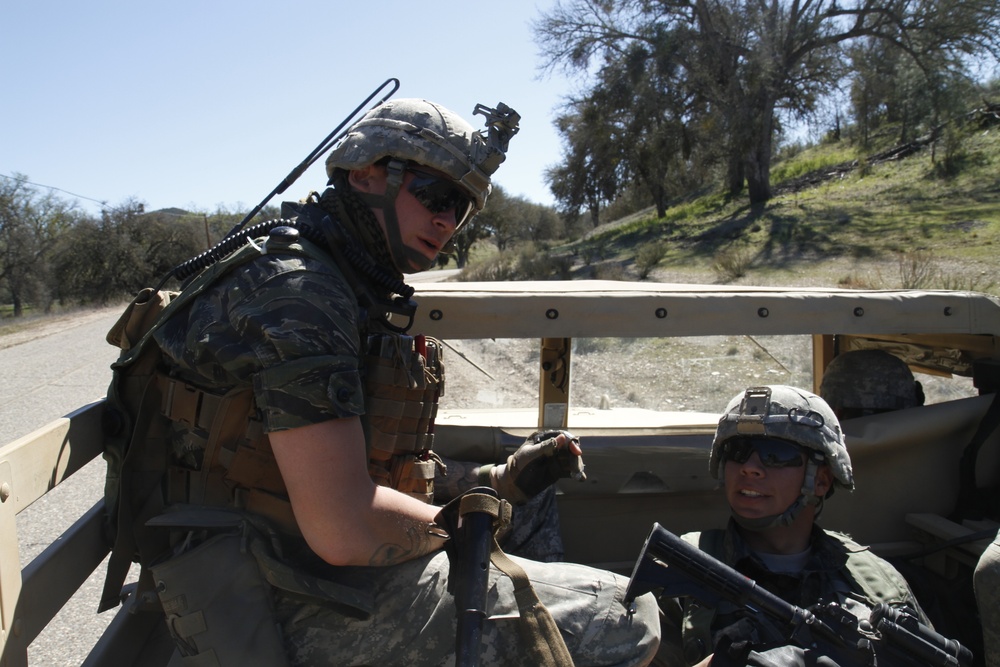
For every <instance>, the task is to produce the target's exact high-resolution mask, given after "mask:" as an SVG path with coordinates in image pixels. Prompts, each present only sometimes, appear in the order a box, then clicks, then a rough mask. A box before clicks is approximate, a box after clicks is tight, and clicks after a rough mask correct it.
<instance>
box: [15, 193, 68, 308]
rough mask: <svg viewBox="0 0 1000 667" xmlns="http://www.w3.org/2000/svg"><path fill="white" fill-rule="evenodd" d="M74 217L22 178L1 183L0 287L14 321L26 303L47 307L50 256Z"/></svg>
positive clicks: (55, 198) (64, 206)
mask: <svg viewBox="0 0 1000 667" xmlns="http://www.w3.org/2000/svg"><path fill="white" fill-rule="evenodd" d="M75 216H77V213H76V211H75V210H74V209H73V207H72V206H71V205H69V204H67V203H66V202H64V201H62V200H60V199H58V198H57V197H56V196H55V195H53V194H52V193H51V192H50V193H49V194H46V195H41V194H39V193H38V191H37V190H35V189H34V188H33V187H31V185H29V184H28V181H27V178H26V177H25V176H23V175H20V174H14V176H13V177H12V178H7V177H5V178H3V179H0V284H2V285H4V286H5V287H6V288H7V292H8V293H9V295H10V299H11V302H12V304H13V310H14V317H20V316H22V315H23V314H24V308H25V306H26V305H27V304H29V303H37V304H40V305H44V306H46V307H47V306H48V300H49V289H48V287H49V286H48V280H47V278H48V275H49V270H50V262H49V256H50V254H51V251H52V248H53V245H54V242H55V240H56V239H57V238H58V237H59V235H60V234H61V233H62V232H63V230H65V229H66V228H67V227H68V226H69V225H70V224H71V223H72V221H73V219H74V218H75Z"/></svg>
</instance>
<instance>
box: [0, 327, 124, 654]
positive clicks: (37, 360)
mask: <svg viewBox="0 0 1000 667" xmlns="http://www.w3.org/2000/svg"><path fill="white" fill-rule="evenodd" d="M120 312H121V307H114V308H107V309H102V310H96V311H89V312H84V313H81V314H79V315H77V316H74V317H71V318H59V319H58V320H55V321H53V322H48V323H46V324H44V325H41V326H37V327H32V328H31V329H30V330H28V331H25V332H23V333H18V334H13V335H8V336H3V337H0V369H2V370H0V378H2V381H0V443H4V444H5V443H7V442H10V441H11V440H14V439H15V438H18V437H20V436H22V435H25V434H27V433H30V432H31V431H33V430H35V429H36V428H39V427H41V426H44V425H45V424H47V423H49V422H50V421H52V420H53V419H57V418H59V417H61V416H63V415H65V414H67V413H69V412H72V411H73V410H75V409H76V408H78V407H80V406H82V405H85V404H87V403H90V402H92V401H95V400H97V399H100V398H102V397H103V396H104V393H105V390H106V389H107V386H108V382H109V381H110V380H111V370H110V368H109V366H110V364H111V362H112V361H114V360H115V358H116V357H117V355H116V353H115V348H113V347H112V346H110V345H108V344H107V343H106V342H105V341H104V335H105V334H106V333H107V331H108V329H109V328H110V327H111V325H112V324H113V323H114V321H115V320H116V319H117V317H118V314H119V313H120ZM103 488H104V462H103V461H101V460H100V459H98V460H97V461H93V462H91V463H90V464H89V465H88V466H87V467H85V468H83V469H82V470H80V471H79V472H78V473H77V474H75V475H73V477H71V478H69V479H68V480H66V481H65V482H64V483H63V484H60V485H59V486H58V487H56V488H55V489H54V490H53V491H51V492H50V493H48V494H46V495H45V497H44V498H42V499H40V500H39V501H38V502H36V503H35V504H33V505H32V506H30V507H28V508H27V509H26V510H24V511H23V512H21V514H19V515H18V517H17V533H18V543H19V547H20V549H19V551H20V557H21V567H24V566H25V565H26V564H27V563H28V562H30V561H31V559H33V558H34V557H35V556H37V555H38V554H39V553H41V551H42V549H44V548H45V547H46V546H47V545H48V544H50V543H51V542H52V541H53V540H54V539H55V538H56V537H58V536H59V535H60V534H61V533H62V532H63V531H64V530H65V529H66V528H68V527H69V526H70V525H72V522H73V521H74V520H75V519H76V518H77V517H79V516H80V515H81V514H83V512H85V511H86V510H87V509H89V508H90V507H91V506H92V505H93V504H94V503H95V502H97V500H98V499H99V498H100V497H101V494H102V493H103ZM103 571H104V567H103V566H102V567H100V568H98V569H97V571H96V572H95V574H94V575H92V576H91V578H90V580H88V582H87V584H86V585H85V586H84V587H83V588H82V589H81V590H80V591H79V592H78V593H77V595H76V596H75V597H74V598H73V599H72V600H70V601H69V603H67V605H66V606H65V607H64V608H63V609H62V611H60V612H59V614H58V615H57V616H56V618H55V619H54V620H53V622H52V623H51V624H50V625H49V626H48V627H47V628H46V629H45V631H43V632H42V634H41V635H39V637H38V638H37V639H36V640H35V642H34V643H33V644H32V645H31V647H29V650H28V659H29V661H30V664H31V665H33V666H34V665H38V666H44V667H62V666H64V665H65V666H67V667H69V666H77V665H79V664H80V663H81V662H82V661H83V658H84V657H86V655H87V652H88V650H89V648H90V647H91V646H93V644H94V642H96V641H97V638H98V637H99V636H100V634H101V632H103V631H104V628H105V627H107V624H108V623H109V622H110V621H111V618H112V616H113V614H112V613H110V612H109V613H105V614H101V615H98V614H97V602H98V600H99V598H100V586H101V584H102V583H103Z"/></svg>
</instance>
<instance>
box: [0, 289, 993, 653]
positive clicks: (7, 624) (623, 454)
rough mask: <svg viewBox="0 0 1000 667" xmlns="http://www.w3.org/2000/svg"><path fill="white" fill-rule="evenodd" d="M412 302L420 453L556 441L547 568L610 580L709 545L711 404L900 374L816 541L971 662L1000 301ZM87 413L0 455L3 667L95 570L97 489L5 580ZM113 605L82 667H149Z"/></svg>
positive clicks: (902, 295)
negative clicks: (436, 377)
mask: <svg viewBox="0 0 1000 667" xmlns="http://www.w3.org/2000/svg"><path fill="white" fill-rule="evenodd" d="M416 287H417V293H416V295H415V299H416V300H417V302H418V303H419V309H418V312H417V316H416V319H415V321H414V324H413V328H412V330H411V331H412V332H417V333H424V334H427V335H429V336H434V337H436V338H438V339H440V340H442V341H443V343H444V345H445V349H446V351H445V361H446V364H447V371H446V375H447V378H448V381H447V383H446V388H445V394H444V395H443V396H442V399H441V405H440V410H439V415H438V419H437V423H436V430H435V449H436V450H437V451H439V452H440V453H441V454H442V455H444V456H447V457H451V458H455V459H462V460H474V461H480V462H490V461H501V460H503V459H505V458H506V456H507V455H508V454H509V453H510V452H512V451H514V450H515V449H516V448H517V446H518V445H519V444H520V443H521V442H523V440H524V438H525V436H527V435H529V434H530V433H532V432H533V431H535V430H537V429H540V428H544V429H551V428H563V429H568V430H570V431H572V432H573V433H574V434H575V435H577V436H579V437H580V438H581V441H582V445H583V449H584V461H585V464H586V479H585V480H579V481H577V480H564V481H562V482H561V483H560V484H559V487H558V493H559V495H558V504H559V513H560V519H561V524H562V530H563V536H564V540H565V546H566V558H567V559H568V560H571V561H577V562H582V563H587V564H592V565H596V566H598V567H604V568H609V569H612V570H615V571H618V572H621V573H623V574H626V575H627V574H628V573H629V572H630V571H631V569H632V566H633V564H634V563H635V560H636V557H637V554H638V553H639V551H640V548H641V547H642V544H643V540H644V537H645V536H646V534H647V533H648V532H649V530H650V527H651V526H652V525H653V524H654V522H655V523H659V524H661V525H662V526H664V527H666V528H667V529H668V530H670V531H672V532H674V533H677V534H680V533H683V532H686V531H689V530H702V529H706V528H711V527H720V526H723V525H725V522H726V520H727V515H728V514H727V512H728V511H727V508H726V505H725V502H724V497H723V495H722V493H721V491H720V487H719V483H718V481H717V480H715V479H712V477H711V476H710V474H709V467H708V459H709V450H710V444H711V439H712V435H713V432H714V429H715V426H716V423H717V421H718V419H719V416H720V413H721V412H722V410H723V408H724V406H725V404H726V403H727V402H728V400H729V399H730V398H732V397H733V396H735V395H736V394H738V393H740V392H742V391H743V390H744V389H746V388H747V387H751V386H756V385H763V384H789V385H794V386H799V387H803V388H806V389H810V390H812V391H816V392H818V388H819V384H820V381H821V378H822V375H823V372H824V369H825V368H826V367H827V365H828V364H829V363H830V361H831V360H832V359H833V358H834V357H835V356H837V355H838V354H841V353H843V352H846V351H849V350H854V349H865V348H880V349H884V350H887V351H889V352H891V353H892V354H894V355H896V356H898V357H899V358H901V359H903V360H904V361H906V363H907V364H908V365H909V366H910V368H911V369H912V370H913V371H914V372H915V374H916V376H917V378H918V379H919V380H921V382H922V383H923V384H924V389H925V393H926V395H927V397H928V398H927V402H926V404H925V405H923V406H921V407H916V408H911V409H907V410H902V411H897V412H893V413H887V414H880V415H873V416H868V417H863V418H858V419H852V420H847V421H845V422H844V423H843V429H844V431H845V433H846V435H847V445H848V449H849V451H850V454H851V458H852V460H853V463H854V470H855V475H856V484H857V489H856V491H854V492H853V493H844V492H838V493H837V494H836V495H835V496H834V497H833V498H832V499H831V500H830V501H829V502H828V503H826V508H825V510H824V512H823V515H822V517H821V519H820V523H821V524H822V525H823V526H824V527H825V528H829V529H834V530H839V531H843V532H846V533H849V534H850V535H851V536H852V537H854V539H856V540H857V541H859V542H861V543H863V544H866V545H869V546H870V547H871V549H872V550H873V551H875V552H876V553H878V554H880V555H882V556H884V557H887V558H889V559H891V560H892V561H893V562H894V563H896V564H897V565H898V566H899V567H900V569H901V571H903V572H904V574H905V575H906V576H907V577H908V578H909V579H910V581H911V584H912V585H913V586H914V588H915V590H916V592H917V595H918V597H920V600H921V603H922V604H923V605H924V606H925V608H926V609H927V610H928V612H929V614H930V615H931V617H932V621H934V622H935V623H936V627H937V629H938V630H939V631H940V632H942V633H943V634H945V635H947V636H951V637H954V638H957V639H960V640H961V641H962V642H963V643H965V644H966V645H967V646H969V647H970V648H973V651H974V653H977V654H978V653H981V650H980V649H981V645H980V644H979V642H980V637H979V635H980V631H979V627H978V625H977V623H978V621H977V618H978V617H977V614H976V610H975V601H974V598H973V597H972V591H971V572H972V570H973V568H974V567H975V564H976V562H977V559H978V557H979V555H980V554H981V552H982V550H983V549H984V548H985V546H986V545H987V544H989V542H990V541H991V538H992V535H993V534H994V533H995V532H996V530H997V528H998V527H1000V524H998V523H997V522H998V515H997V514H996V510H995V507H996V506H997V505H996V502H995V499H996V494H995V493H994V491H993V490H994V489H996V488H998V484H1000V433H998V432H997V429H993V428H990V425H991V424H993V423H996V416H997V412H998V410H1000V400H998V398H997V397H998V396H1000V393H998V392H997V387H998V385H1000V338H998V336H1000V299H997V298H996V297H993V296H990V295H986V294H982V293H976V292H963V291H927V290H849V289H831V288H793V287H732V286H718V285H687V284H662V283H647V282H637V283H632V282H615V281H573V282H559V281H553V282H502V283H426V284H425V283H421V284H418V285H416ZM102 409H103V404H102V402H101V401H98V402H96V403H94V404H91V405H88V406H85V407H83V408H81V409H80V410H78V411H76V412H74V413H72V414H70V415H68V416H66V417H65V418H63V419H60V420H57V421H56V422H53V423H52V424H50V425H48V426H47V427H45V428H42V429H39V430H38V431H36V432H34V433H32V434H29V435H27V436H25V437H23V438H20V439H18V440H16V441H14V442H12V443H10V444H7V445H6V446H4V447H2V448H0V622H2V626H0V630H2V633H0V646H2V658H0V667H20V666H22V665H26V664H27V647H28V646H29V644H30V643H31V642H32V640H33V639H34V638H35V637H36V636H37V635H38V634H39V632H40V631H41V630H42V628H43V627H44V626H45V625H46V624H47V623H48V622H49V621H50V620H51V619H52V618H53V616H54V615H55V613H56V612H57V611H58V610H59V608H60V607H61V606H62V605H63V604H64V603H65V601H66V600H68V599H69V598H70V596H72V594H73V592H74V591H75V589H76V588H77V587H79V586H80V584H81V583H82V582H83V581H85V580H86V578H87V577H88V576H89V575H90V573H91V572H92V571H93V570H94V569H95V568H96V567H97V566H98V565H99V564H100V563H101V561H102V559H103V558H104V557H105V555H106V554H107V552H108V545H107V544H106V543H105V541H104V539H103V538H102V533H101V530H100V523H101V515H102V512H103V500H101V499H100V496H101V490H100V489H95V491H94V495H95V501H96V503H95V505H94V506H93V508H92V509H90V510H89V511H88V512H86V513H85V514H84V515H83V516H81V517H80V518H79V520H78V521H77V522H76V523H75V524H74V525H73V526H72V527H71V528H70V529H69V530H68V531H67V532H66V533H65V534H63V535H62V536H61V537H60V538H59V539H58V540H56V541H55V542H53V544H52V545H51V546H50V547H49V548H48V549H47V550H46V551H45V552H44V553H42V554H41V555H40V556H38V557H37V558H36V559H35V560H34V561H33V562H31V563H30V564H29V565H28V566H26V567H25V568H24V569H23V570H19V569H18V567H17V566H16V564H17V563H18V558H17V554H18V550H17V534H16V527H15V521H14V517H15V515H16V514H17V513H18V512H20V511H21V510H22V509H24V508H25V507H27V506H28V505H29V504H31V503H32V502H34V501H35V500H36V499H38V498H39V497H41V496H42V495H43V494H45V493H46V492H47V491H49V490H50V489H52V488H53V487H55V486H56V485H57V484H59V483H60V482H61V481H63V480H64V479H66V478H67V477H68V476H70V475H72V474H73V473H74V472H75V471H76V470H78V469H80V468H81V467H82V466H83V465H84V464H86V463H87V462H88V461H90V460H92V459H93V458H94V457H96V456H99V455H100V452H101V431H100V424H101V413H102ZM990 501H992V502H990ZM130 592H131V591H130V590H129V589H126V590H125V591H123V601H124V602H123V606H122V608H121V609H120V610H119V611H118V612H117V615H116V617H115V618H114V620H113V621H112V622H111V624H110V625H109V627H108V630H107V631H106V632H105V634H104V635H103V636H102V638H101V639H100V640H99V641H98V642H97V643H96V645H95V646H94V647H93V649H92V650H91V652H90V655H89V657H88V658H87V660H86V661H85V663H84V664H85V665H95V666H96V665H108V666H111V665H114V667H121V666H125V665H144V666H155V665H165V664H167V663H168V661H169V659H170V655H171V653H172V647H171V645H170V643H169V639H168V638H167V637H166V635H165V632H164V628H163V623H162V619H161V618H159V617H156V615H154V614H151V613H148V612H145V613H135V612H134V609H135V606H134V604H133V603H134V599H133V597H131V596H130ZM107 613H113V612H107ZM977 660H978V661H981V660H982V658H981V656H978V657H977Z"/></svg>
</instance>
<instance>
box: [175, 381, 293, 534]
mask: <svg viewBox="0 0 1000 667" xmlns="http://www.w3.org/2000/svg"><path fill="white" fill-rule="evenodd" d="M158 382H159V383H160V385H161V387H162V395H163V403H162V406H161V412H162V414H163V415H164V416H165V417H167V418H168V419H170V420H171V422H173V423H174V424H175V428H177V429H181V430H183V431H184V435H185V437H184V440H185V443H186V444H188V445H192V444H200V445H201V447H196V449H201V450H202V451H203V452H204V454H203V457H202V461H201V465H200V467H199V468H197V469H192V468H188V467H185V466H181V465H177V464H171V465H169V466H168V469H167V478H168V485H167V502H168V503H182V504H191V505H211V506H214V507H234V508H237V509H241V510H247V511H249V512H253V513H255V514H259V515H261V516H264V517H266V518H268V519H270V520H271V521H273V522H274V524H275V526H276V527H277V528H278V529H280V530H281V531H283V532H285V533H287V534H290V535H298V534H299V529H298V526H297V525H296V523H295V518H294V516H293V515H292V507H291V504H290V503H289V501H288V493H287V491H286V489H285V483H284V480H283V479H282V478H281V474H280V472H279V471H278V465H277V462H276V461H275V459H274V453H273V452H272V451H271V444H270V441H269V439H268V438H267V436H266V435H265V433H264V430H263V426H262V424H261V422H260V419H259V418H258V417H257V411H256V406H255V405H254V401H253V391H252V390H251V389H249V388H245V389H238V390H233V391H231V392H229V393H227V394H225V395H223V396H219V395H216V394H211V393H209V392H206V391H203V390H201V389H198V388H196V387H193V386H191V385H188V384H185V383H183V382H181V381H179V380H175V379H172V378H168V377H166V376H163V375H161V376H159V377H158Z"/></svg>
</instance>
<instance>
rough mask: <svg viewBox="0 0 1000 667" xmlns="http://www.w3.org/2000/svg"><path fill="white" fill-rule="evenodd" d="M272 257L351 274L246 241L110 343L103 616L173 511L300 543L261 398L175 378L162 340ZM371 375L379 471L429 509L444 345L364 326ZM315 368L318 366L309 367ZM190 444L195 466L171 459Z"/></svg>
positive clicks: (127, 319)
mask: <svg viewBox="0 0 1000 667" xmlns="http://www.w3.org/2000/svg"><path fill="white" fill-rule="evenodd" d="M265 253H279V254H280V253H284V254H292V255H298V256H304V257H309V258H312V259H314V260H318V261H321V262H323V263H324V264H325V265H326V266H327V267H328V268H330V269H331V270H333V271H336V272H337V273H342V269H341V267H339V266H338V264H337V263H336V261H335V260H334V259H333V258H332V257H331V256H330V254H328V253H326V252H325V251H323V250H322V249H320V248H319V247H318V246H315V245H314V244H312V243H310V242H309V241H306V240H305V239H301V240H297V241H295V242H292V243H278V242H276V240H275V239H274V238H272V239H270V240H269V241H268V242H267V243H262V242H261V243H248V244H246V245H244V246H243V247H242V248H240V249H239V250H237V251H236V252H234V253H232V254H230V255H229V256H227V257H226V258H225V259H223V260H221V261H219V262H217V263H216V264H214V265H212V266H211V267H209V268H208V269H206V270H205V271H203V272H202V273H201V274H199V275H198V276H197V277H196V278H195V279H194V280H193V281H192V282H191V283H190V284H189V285H187V286H186V287H185V289H184V290H183V291H182V292H180V293H179V294H178V293H173V292H162V291H161V292H156V291H154V290H151V289H147V290H144V291H143V292H142V293H141V294H140V295H139V296H138V297H137V298H136V300H135V301H134V302H133V303H132V304H130V306H129V307H128V309H126V311H125V313H123V315H122V317H121V318H120V319H119V321H118V323H116V324H115V326H114V327H113V328H112V330H111V332H109V334H108V341H109V342H111V343H112V344H115V345H118V346H120V347H121V348H122V353H121V355H120V357H119V359H118V361H117V362H115V363H114V364H112V369H113V371H114V375H113V378H112V383H111V386H110V387H109V390H108V399H107V409H106V414H107V416H108V418H107V419H106V420H105V421H106V425H105V432H106V436H105V442H106V447H105V449H106V451H105V458H106V459H107V461H108V478H107V482H106V490H105V491H106V492H105V499H106V505H107V507H108V511H109V521H110V525H109V529H110V533H111V535H112V537H113V542H114V547H113V549H112V558H111V562H110V563H109V567H108V578H107V580H106V582H105V593H104V598H103V599H102V604H101V608H102V610H103V609H106V608H111V607H113V606H116V605H117V598H118V594H119V593H118V592H119V591H120V589H121V583H122V582H123V581H124V577H125V574H126V573H127V571H128V568H129V565H130V564H131V562H132V561H133V560H136V561H138V562H141V563H142V564H143V565H144V566H146V565H148V562H149V560H150V559H151V558H153V557H155V556H156V555H158V554H160V553H162V552H163V551H164V550H165V549H166V548H167V546H168V545H167V544H165V543H163V542H162V538H159V537H156V536H155V535H154V534H153V533H152V532H151V531H149V530H147V529H146V522H147V521H149V520H150V519H152V518H153V517H154V516H157V515H159V514H161V513H162V512H163V510H164V508H165V507H167V506H169V505H175V504H184V505H198V506H216V507H230V508H236V509H241V510H246V511H248V512H252V513H254V514H257V515H260V516H263V517H265V518H267V519H269V520H270V522H271V523H272V524H273V525H274V527H275V528H277V529H278V530H279V531H280V532H282V533H285V534H287V535H293V536H294V535H298V534H299V529H298V526H297V524H296V523H295V519H294V516H293V514H292V510H291V504H290V503H289V501H288V494H287V491H286V489H285V485H284V480H283V479H282V478H281V475H280V473H279V470H278V466H277V462H276V461H275V459H274V454H273V452H272V450H271V447H270V442H269V439H268V437H267V434H266V433H264V430H263V425H262V421H261V419H260V417H259V414H258V410H257V406H256V404H255V402H254V397H253V392H252V389H251V388H249V387H239V388H236V389H233V390H232V391H230V392H228V393H225V394H218V393H213V392H210V391H206V390H204V389H202V388H199V387H196V386H193V385H191V384H190V383H186V382H183V381H181V380H178V379H176V378H172V377H170V376H169V375H168V372H167V371H168V369H167V368H166V367H165V364H164V360H163V358H162V354H161V353H160V351H159V347H158V346H157V345H156V343H155V341H154V340H153V334H154V333H155V331H156V330H157V329H158V328H159V327H160V326H162V324H163V323H164V322H166V321H167V320H168V319H169V318H170V317H171V316H172V315H173V314H174V313H176V312H178V311H179V310H180V309H182V308H184V307H185V306H187V305H188V304H189V303H191V301H192V300H193V299H194V297H196V296H197V295H199V294H201V293H202V292H204V291H205V290H206V289H207V288H208V287H210V286H211V285H213V284H214V283H215V282H217V281H218V280H219V279H221V278H222V277H223V276H224V275H225V274H226V273H228V272H229V271H231V270H233V269H234V268H236V267H238V266H240V265H242V264H244V263H246V262H249V261H252V260H253V259H255V258H257V257H260V256H262V255H263V254H265ZM359 322H360V323H361V326H362V332H361V333H362V340H366V341H367V345H366V349H365V350H363V354H364V357H363V360H362V369H361V371H362V374H363V377H364V386H365V408H366V409H365V412H366V414H365V415H364V416H363V419H362V421H363V425H364V427H365V434H366V441H367V449H368V457H369V473H370V475H371V477H372V479H373V480H374V481H375V483H376V484H380V485H384V486H390V487H392V488H394V489H397V490H399V491H402V492H404V493H407V494H410V495H413V496H415V497H418V498H420V499H422V500H424V501H425V502H428V503H429V502H431V501H432V500H433V496H434V475H435V471H436V469H437V467H438V466H439V465H442V464H441V463H440V459H438V458H437V457H436V455H434V454H433V453H432V452H431V446H432V444H433V435H432V432H433V422H434V417H435V415H436V411H437V401H438V398H439V397H440V395H441V393H442V388H443V381H444V365H443V361H442V358H441V356H442V355H441V345H440V343H439V342H438V341H436V340H433V339H429V338H424V337H422V336H416V337H411V336H405V335H402V334H399V333H396V332H392V331H388V330H385V331H370V329H374V328H375V327H366V326H365V325H366V322H365V320H364V319H363V318H359ZM310 363H315V360H314V359H312V360H310ZM179 437H183V438H184V440H185V445H186V446H191V447H193V448H194V449H200V450H201V451H202V456H201V463H200V465H199V466H197V467H191V466H190V465H181V464H180V463H179V462H177V461H175V460H173V458H172V456H171V454H170V452H171V447H170V443H171V441H172V440H173V439H175V438H179Z"/></svg>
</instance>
